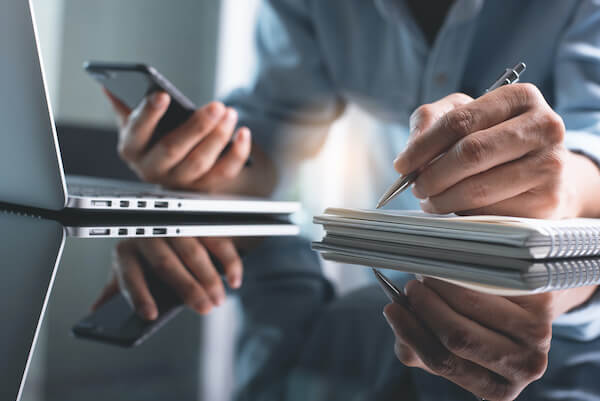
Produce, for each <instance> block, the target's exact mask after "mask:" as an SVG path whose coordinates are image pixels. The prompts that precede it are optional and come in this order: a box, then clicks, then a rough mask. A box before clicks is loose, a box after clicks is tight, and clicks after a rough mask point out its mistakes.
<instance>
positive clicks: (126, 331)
mask: <svg viewBox="0 0 600 401" xmlns="http://www.w3.org/2000/svg"><path fill="white" fill-rule="evenodd" d="M144 277H145V279H146V282H147V284H148V289H149V290H150V293H151V294H152V296H153V297H154V300H155V301H156V305H157V307H158V318H157V319H156V320H153V321H149V320H144V319H143V318H141V317H140V316H138V315H137V314H136V313H135V311H134V310H133V309H132V308H131V306H130V305H129V303H128V302H127V300H126V299H125V297H124V296H123V295H122V294H121V293H118V294H116V295H115V296H113V297H112V298H111V299H110V300H109V301H107V302H106V303H105V304H103V305H102V306H100V307H99V308H98V309H97V310H96V311H95V312H93V313H91V314H90V315H88V316H86V317H85V318H83V319H82V320H81V321H79V322H78V323H77V324H76V325H75V326H73V328H72V329H71V331H72V333H73V335H74V336H75V337H77V338H82V339H87V340H93V341H99V342H102V343H106V344H112V345H118V346H121V347H135V346H138V345H141V344H142V343H143V342H144V341H146V340H147V339H148V338H150V336H152V334H154V333H155V332H156V331H157V330H158V329H160V328H161V327H162V326H163V325H164V324H165V323H167V322H168V321H169V320H171V319H172V318H173V317H175V316H176V315H177V314H178V313H179V312H180V311H181V310H182V309H183V303H182V302H181V300H180V299H179V297H178V296H177V295H176V294H175V292H174V291H173V290H172V289H171V288H170V287H168V286H167V285H166V284H165V283H164V282H163V281H162V280H160V279H159V278H158V277H157V276H156V275H155V274H154V273H152V271H150V270H148V269H146V270H145V271H144Z"/></svg>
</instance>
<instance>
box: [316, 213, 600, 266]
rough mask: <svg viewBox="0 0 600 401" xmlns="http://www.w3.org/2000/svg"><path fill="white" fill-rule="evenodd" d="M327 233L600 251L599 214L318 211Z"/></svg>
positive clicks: (563, 252)
mask: <svg viewBox="0 0 600 401" xmlns="http://www.w3.org/2000/svg"><path fill="white" fill-rule="evenodd" d="M314 221H315V223H318V224H323V225H324V227H325V230H326V231H327V233H328V234H338V235H343V236H348V237H351V238H358V239H371V240H381V241H387V242H394V243H405V244H412V245H419V246H426V247H430V248H439V249H452V250H462V251H467V252H472V253H479V254H484V255H497V256H505V257H512V258H523V259H544V258H564V257H580V256H596V255H600V219H565V220H540V219H525V218H520V217H505V216H456V215H443V216H440V215H431V214H426V213H422V212H417V211H393V210H392V211H390V210H358V209H334V208H330V209H327V210H326V211H325V214H324V215H321V216H317V217H315V219H314Z"/></svg>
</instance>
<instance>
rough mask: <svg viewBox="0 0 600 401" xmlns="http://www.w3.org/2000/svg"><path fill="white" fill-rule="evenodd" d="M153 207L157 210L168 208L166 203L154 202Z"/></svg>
mask: <svg viewBox="0 0 600 401" xmlns="http://www.w3.org/2000/svg"><path fill="white" fill-rule="evenodd" d="M154 207H155V208H157V209H166V208H168V207H169V202H168V201H156V202H154Z"/></svg>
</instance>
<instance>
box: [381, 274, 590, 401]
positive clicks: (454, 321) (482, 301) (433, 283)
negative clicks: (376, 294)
mask: <svg viewBox="0 0 600 401" xmlns="http://www.w3.org/2000/svg"><path fill="white" fill-rule="evenodd" d="M594 289H595V287H583V288H577V289H573V290H565V291H557V292H549V293H544V294H539V295H532V296H523V297H499V296H494V295H488V294H483V293H479V292H475V291H471V290H468V289H464V288H461V287H458V286H455V285H453V284H449V283H446V282H443V281H440V280H435V279H430V278H425V279H424V281H423V283H421V282H418V281H416V280H415V281H411V282H409V283H408V284H407V286H406V296H407V298H408V304H409V305H410V307H409V308H406V307H404V306H402V305H399V304H396V303H394V304H389V305H387V306H386V307H385V309H384V315H385V317H386V319H387V321H388V323H389V324H390V326H391V327H392V329H393V331H394V334H395V337H396V344H395V352H396V355H397V357H398V359H399V360H400V361H401V362H402V363H404V364H405V365H407V366H411V367H418V368H421V369H424V370H426V371H428V372H430V373H432V374H435V375H439V376H442V377H445V378H446V379H448V380H450V381H452V382H454V383H456V384H457V385H459V386H461V387H463V388H465V389H466V390H468V391H470V392H472V393H473V394H475V395H477V396H478V397H482V398H484V399H486V400H490V401H509V400H514V399H515V398H516V397H517V395H519V393H520V392H521V391H522V390H523V389H524V388H525V387H526V386H527V385H528V384H529V383H531V382H532V381H535V380H537V379H539V378H540V377H541V376H542V375H543V374H544V372H545V370H546V367H547V363H548V351H549V349H550V340H551V338H552V321H553V320H554V318H556V317H557V316H559V315H560V314H562V313H564V312H566V311H568V310H569V309H571V308H573V307H574V306H576V305H579V304H581V303H582V302H584V301H585V300H587V299H588V298H589V297H590V296H591V294H592V293H593V292H594Z"/></svg>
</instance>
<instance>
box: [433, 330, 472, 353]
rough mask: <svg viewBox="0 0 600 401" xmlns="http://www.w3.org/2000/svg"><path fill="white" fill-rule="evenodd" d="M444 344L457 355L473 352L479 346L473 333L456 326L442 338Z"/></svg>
mask: <svg viewBox="0 0 600 401" xmlns="http://www.w3.org/2000/svg"><path fill="white" fill-rule="evenodd" d="M441 340H442V343H443V344H444V346H445V347H446V348H447V349H448V350H449V351H450V352H452V353H454V354H457V355H464V354H471V353H473V352H474V351H475V349H476V348H477V344H476V343H475V341H474V339H473V337H472V335H471V334H470V333H469V332H468V331H467V330H464V329H461V328H455V329H453V330H451V331H450V332H449V333H448V334H447V335H445V336H443V337H442V338H441Z"/></svg>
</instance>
